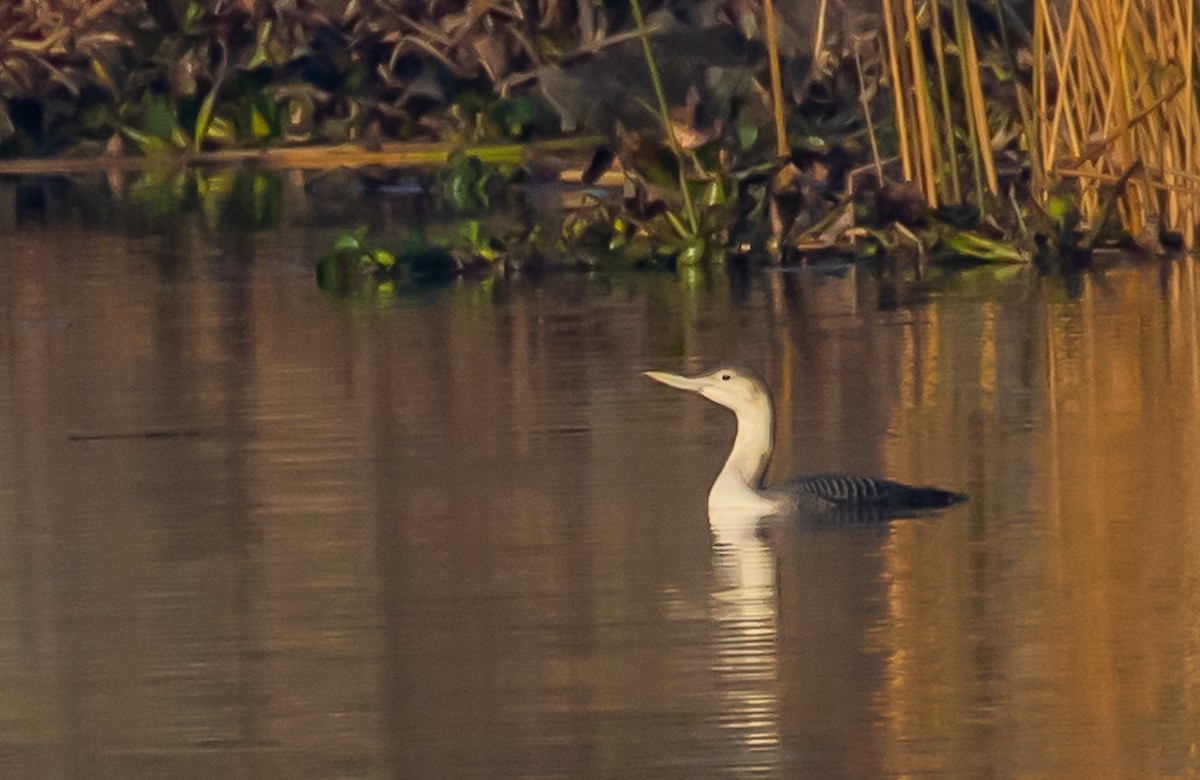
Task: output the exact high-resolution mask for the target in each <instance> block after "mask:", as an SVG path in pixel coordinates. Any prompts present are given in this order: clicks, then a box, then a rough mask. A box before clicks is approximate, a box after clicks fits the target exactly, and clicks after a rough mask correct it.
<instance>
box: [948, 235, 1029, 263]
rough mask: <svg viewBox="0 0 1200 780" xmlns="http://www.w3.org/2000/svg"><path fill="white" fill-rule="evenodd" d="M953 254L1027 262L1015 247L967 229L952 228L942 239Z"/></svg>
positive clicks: (984, 259) (987, 259)
mask: <svg viewBox="0 0 1200 780" xmlns="http://www.w3.org/2000/svg"><path fill="white" fill-rule="evenodd" d="M943 241H944V243H945V245H946V247H948V248H949V249H950V250H951V251H953V252H954V253H955V254H958V255H962V256H964V257H973V258H975V259H977V260H983V261H986V262H989V263H1027V262H1029V258H1028V257H1027V256H1026V255H1025V254H1023V253H1022V252H1021V251H1020V250H1018V249H1017V248H1016V247H1014V246H1011V245H1009V244H1005V243H1001V242H999V241H993V240H992V239H990V238H985V237H984V236H981V235H979V234H978V233H972V232H971V231H968V230H954V231H951V232H949V233H947V234H946V237H945V238H944V239H943Z"/></svg>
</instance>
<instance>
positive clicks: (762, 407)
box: [708, 396, 776, 511]
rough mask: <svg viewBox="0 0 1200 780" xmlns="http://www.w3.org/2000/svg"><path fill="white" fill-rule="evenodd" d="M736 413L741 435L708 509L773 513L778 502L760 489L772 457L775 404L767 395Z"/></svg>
mask: <svg viewBox="0 0 1200 780" xmlns="http://www.w3.org/2000/svg"><path fill="white" fill-rule="evenodd" d="M733 411H734V413H735V414H736V415H737V435H736V436H735V437H734V439H733V449H732V450H730V452H729V457H728V458H726V459H725V465H724V466H722V467H721V471H720V473H719V474H717V479H716V481H715V482H713V486H712V490H711V491H709V494H708V507H709V509H710V510H712V509H753V510H764V511H769V510H771V509H773V508H774V507H775V503H776V502H775V501H773V500H771V499H768V498H766V497H765V496H763V495H762V494H761V493H760V492H759V489H760V488H761V487H762V478H763V473H764V472H766V470H767V462H768V460H770V457H771V446H772V441H771V439H772V420H771V402H770V400H769V399H768V398H767V397H765V396H764V397H763V398H762V400H761V402H758V403H755V404H754V405H752V406H744V407H739V408H737V409H734V410H733Z"/></svg>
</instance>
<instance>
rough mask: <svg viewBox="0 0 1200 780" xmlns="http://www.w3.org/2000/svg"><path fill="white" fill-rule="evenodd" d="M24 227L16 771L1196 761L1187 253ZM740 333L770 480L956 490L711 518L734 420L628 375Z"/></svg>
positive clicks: (2, 614) (2, 519) (971, 768)
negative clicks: (829, 478)
mask: <svg viewBox="0 0 1200 780" xmlns="http://www.w3.org/2000/svg"><path fill="white" fill-rule="evenodd" d="M8 227H9V228H11V227H12V226H8ZM10 232H11V233H12V234H11V235H6V236H5V239H6V251H7V252H8V253H9V262H7V263H6V264H5V265H4V266H3V267H2V268H0V350H3V357H4V370H3V371H0V426H2V428H0V433H2V435H0V627H3V628H4V630H3V631H0V775H3V776H5V777H9V776H13V777H20V776H60V775H72V774H74V775H79V776H96V777H123V778H124V777H138V776H144V777H156V776H172V777H180V776H245V777H259V776H274V775H281V776H335V775H336V776H346V777H380V776H388V777H471V776H539V777H571V778H585V777H621V778H627V777H655V778H664V777H687V778H696V777H710V776H711V777H727V776H733V775H739V776H778V777H796V776H804V777H855V778H860V777H864V778H865V777H895V776H905V775H908V776H930V775H934V774H941V775H943V776H951V777H980V776H1043V777H1072V776H1076V777H1101V776H1124V777H1147V776H1160V775H1176V776H1189V775H1195V774H1200V743H1198V740H1200V736H1198V735H1200V539H1198V538H1197V536H1198V534H1200V530H1198V527H1200V477H1198V474H1200V297H1198V291H1197V278H1196V272H1195V267H1194V265H1193V264H1192V263H1190V262H1180V263H1175V264H1167V265H1164V266H1162V268H1161V269H1159V268H1149V267H1140V266H1121V267H1117V268H1114V269H1110V270H1108V271H1106V272H1104V273H1100V274H1096V275H1093V276H1086V277H1080V278H1078V279H1074V280H1067V281H1056V280H1047V279H1040V278H1038V277H1037V276H1036V275H1035V274H1033V273H1032V272H1031V271H1025V270H1023V271H1019V272H1017V273H1016V274H1007V275H1000V276H997V275H995V273H994V272H993V271H991V270H989V269H984V270H982V271H974V272H967V273H964V274H961V275H951V276H947V277H944V278H941V280H940V281H938V277H937V275H936V274H931V276H932V278H933V281H931V283H930V284H929V285H915V284H911V283H908V282H904V281H896V280H895V279H892V278H889V277H888V276H886V275H885V276H882V277H881V276H879V275H877V274H874V273H871V272H869V271H867V270H865V269H847V270H845V271H842V272H838V273H818V272H813V271H809V270H806V271H798V272H775V273H765V274H754V275H750V276H749V277H748V278H746V279H739V278H738V277H737V276H736V275H734V276H728V275H725V274H724V273H723V272H722V273H719V274H704V273H703V272H700V271H695V272H691V275H681V276H678V277H675V276H667V275H663V276H634V277H631V278H629V279H625V280H612V279H581V278H577V277H571V278H558V279H549V280H545V281H543V282H541V283H537V282H532V281H522V280H516V281H512V282H508V283H504V282H496V283H494V285H493V286H492V287H490V288H481V287H478V286H472V285H469V284H462V285H456V286H452V287H451V288H450V289H448V290H443V291H440V292H437V293H430V294H428V295H423V296H416V297H414V298H411V299H404V300H401V301H398V302H397V304H396V306H395V307H394V308H392V309H382V310H381V309H379V307H377V306H374V305H373V306H372V307H370V308H368V309H366V310H364V309H363V308H359V307H357V305H356V304H354V303H344V302H339V301H333V300H330V299H328V298H326V297H324V296H322V295H321V294H320V293H319V292H318V291H316V290H315V289H314V287H313V284H312V281H311V274H310V268H311V265H310V260H311V252H312V247H313V246H323V245H324V243H323V242H325V241H326V239H327V238H328V236H327V235H324V234H316V233H312V232H309V231H307V230H304V229H300V228H292V229H288V230H281V231H280V232H279V233H277V234H272V235H271V236H270V237H263V236H258V237H246V236H223V237H222V236H217V237H214V236H210V235H206V234H204V233H202V232H199V231H197V230H195V229H191V230H186V229H181V230H180V231H178V232H176V233H174V234H172V235H169V236H155V235H146V236H140V237H133V238H116V237H113V236H111V235H108V234H100V233H99V232H98V231H88V230H82V229H77V228H74V227H72V226H70V225H65V226H54V227H53V228H51V227H46V228H43V229H38V228H36V226H22V227H21V229H20V230H19V231H12V230H10ZM81 246H86V247H87V248H88V251H89V253H90V254H89V257H88V258H80V257H79V247H81ZM725 360H735V361H738V362H742V363H747V364H749V365H751V366H752V367H754V368H756V369H758V370H759V371H760V373H762V374H763V375H764V377H765V378H766V379H767V380H768V382H769V383H770V384H771V386H772V389H773V391H774V393H775V398H776V402H777V406H778V433H779V443H778V448H777V453H776V457H775V459H774V461H773V464H772V470H771V474H772V476H773V477H776V478H779V477H784V476H787V475H789V474H791V473H800V472H819V471H849V472H862V473H878V474H886V475H888V476H891V477H894V478H898V479H904V480H907V481H913V482H921V483H938V484H943V485H945V486H948V487H953V488H957V489H963V490H966V491H967V492H969V493H970V494H971V496H972V499H971V502H970V503H969V504H967V505H964V506H961V507H956V508H954V509H952V510H950V511H949V512H946V513H945V514H943V515H940V516H938V517H935V518H925V519H917V520H911V521H903V522H895V523H892V524H888V525H883V526H874V527H870V526H868V527H848V528H804V527H799V526H784V527H781V528H776V529H773V533H771V534H768V535H767V536H766V537H765V538H760V537H759V536H756V535H755V531H756V526H755V525H754V524H753V523H750V522H748V521H746V519H744V518H741V519H739V518H728V517H726V518H720V517H718V518H709V522H707V523H706V522H705V519H704V511H703V507H704V499H705V495H706V493H707V490H708V486H709V480H711V478H712V476H713V474H714V473H715V471H716V468H717V467H718V466H719V463H720V459H721V457H722V456H723V455H724V448H725V447H726V446H727V445H728V442H729V434H730V430H731V421H730V420H729V419H728V416H727V413H726V412H725V411H724V410H721V409H718V408H716V407H714V406H712V405H711V404H708V403H707V402H705V401H703V400H702V399H698V398H695V397H685V396H682V395H678V394H675V393H672V392H671V391H669V390H664V389H663V388H661V387H657V386H651V385H650V383H648V382H646V381H644V379H643V378H642V377H641V376H640V373H639V372H640V371H641V370H644V369H648V368H661V369H676V370H680V369H682V370H692V369H699V368H704V367H708V366H711V365H713V364H715V363H718V362H722V361H725ZM153 431H157V432H159V433H167V434H170V433H172V432H174V433H176V434H180V433H182V434H186V435H178V436H161V437H159V438H147V439H140V438H137V437H136V436H132V437H131V436H129V434H136V433H138V432H143V433H145V432H153ZM89 437H91V438H89ZM105 437H110V438H105Z"/></svg>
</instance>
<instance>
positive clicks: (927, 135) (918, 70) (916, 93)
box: [904, 0, 938, 208]
mask: <svg viewBox="0 0 1200 780" xmlns="http://www.w3.org/2000/svg"><path fill="white" fill-rule="evenodd" d="M904 21H905V24H906V26H907V28H908V29H907V31H906V35H905V37H906V39H907V41H908V54H909V67H910V68H912V71H911V73H912V87H913V89H912V95H913V99H914V100H915V101H916V107H917V111H916V115H917V127H916V139H915V140H916V144H915V146H916V147H917V150H918V161H919V163H920V166H919V167H920V172H921V189H922V190H923V191H924V193H925V202H926V203H928V204H929V206H930V207H931V208H933V207H936V206H937V204H938V192H937V174H936V172H935V168H936V158H935V156H934V149H933V146H934V138H933V120H932V118H931V116H930V114H931V112H930V107H929V79H928V78H927V77H926V75H925V54H924V52H923V51H921V35H920V27H919V26H918V25H917V14H916V7H915V4H914V1H913V0H904Z"/></svg>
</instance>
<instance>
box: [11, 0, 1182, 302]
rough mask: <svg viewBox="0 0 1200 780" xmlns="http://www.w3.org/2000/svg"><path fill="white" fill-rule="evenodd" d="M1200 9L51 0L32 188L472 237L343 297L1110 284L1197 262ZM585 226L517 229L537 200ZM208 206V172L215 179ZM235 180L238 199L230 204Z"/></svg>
mask: <svg viewBox="0 0 1200 780" xmlns="http://www.w3.org/2000/svg"><path fill="white" fill-rule="evenodd" d="M1195 21H1196V20H1195V0H1121V1H1120V2H1118V1H1117V0H1031V2H1016V0H925V1H924V2H918V0H880V2H868V1H867V0H811V2H806V3H803V4H801V5H800V6H798V7H791V6H781V5H780V4H775V3H772V2H771V1H770V0H763V1H762V2H759V1H758V0H721V1H720V2H718V1H717V0H698V1H697V0H690V1H689V2H684V1H683V0H677V1H676V2H670V1H668V2H663V3H649V4H647V5H646V6H645V7H643V5H642V3H641V2H640V0H603V2H597V3H567V2H565V0H541V1H540V2H536V3H535V2H532V1H531V0H488V1H487V2H482V3H476V2H467V1H466V0H427V1H426V2H410V1H407V0H406V1H404V2H400V1H397V0H349V2H347V1H345V0H324V1H323V2H322V1H319V0H288V1H287V2H284V1H283V0H279V1H277V2H267V1H266V0H228V1H227V2H216V3H200V2H189V1H188V0H100V1H99V2H85V1H84V0H45V1H44V2H37V3H33V2H23V3H17V4H14V5H10V6H8V7H6V8H5V9H3V10H0V30H4V31H5V32H4V33H3V34H0V175H21V174H24V175H34V176H37V175H53V174H61V173H72V172H82V171H103V172H107V173H110V174H112V173H116V174H120V175H117V176H110V177H109V181H110V182H111V186H113V187H121V186H132V185H130V184H129V181H130V177H140V178H137V180H138V181H141V182H142V185H141V186H143V188H145V180H146V179H147V178H149V179H151V180H156V179H157V180H161V179H170V178H171V177H174V178H175V182H174V184H172V185H171V186H165V187H160V188H158V189H159V190H160V191H161V192H162V193H165V195H164V196H165V197H171V196H172V193H174V194H176V195H178V193H180V192H183V191H184V190H185V189H187V187H184V186H181V185H180V183H179V181H178V179H179V177H180V176H181V174H180V171H181V170H184V169H187V168H189V167H192V168H206V167H212V166H241V167H250V168H255V169H258V168H263V169H298V170H306V171H316V172H321V171H329V170H332V169H346V170H349V171H351V172H353V175H355V176H357V177H358V178H359V180H360V183H361V186H362V187H363V188H364V189H367V190H370V189H373V188H384V187H386V186H388V182H391V181H394V180H395V179H396V178H397V177H398V176H401V175H404V176H409V175H410V174H411V175H412V176H415V179H416V181H417V182H418V186H419V187H420V188H421V190H422V191H423V192H426V193H428V194H429V196H430V199H431V201H433V202H435V203H436V204H437V206H438V208H440V209H443V210H444V211H445V212H446V213H447V214H449V215H451V216H453V217H455V218H459V219H461V220H463V223H464V224H466V225H467V226H468V227H467V228H465V229H461V230H455V231H451V233H452V237H450V238H443V239H440V240H439V243H438V245H436V246H430V245H426V244H420V245H410V246H408V247H407V249H406V248H403V247H401V248H397V247H395V246H383V244H384V243H386V239H385V238H384V237H372V236H368V235H367V234H366V233H365V232H364V231H363V230H361V229H360V230H355V231H350V232H348V233H347V234H346V235H344V236H343V237H342V238H341V239H339V240H338V241H337V242H336V244H335V246H334V247H333V249H332V251H331V253H330V255H329V256H328V257H326V258H325V259H324V260H323V261H322V263H323V267H324V271H323V272H322V273H323V274H324V277H323V278H327V279H338V280H341V283H346V280H348V279H353V278H357V277H362V278H366V279H371V280H374V281H375V282H377V283H379V284H391V283H393V282H395V280H396V279H397V278H405V277H406V276H411V275H412V273H413V272H414V269H417V268H419V267H420V264H421V263H427V264H428V263H432V264H433V265H432V266H431V267H435V268H437V269H439V271H438V272H439V273H451V274H453V273H457V272H460V271H463V270H465V269H468V268H471V267H495V268H519V267H534V266H538V265H545V264H552V263H553V262H554V259H553V258H556V257H566V258H570V259H569V261H568V262H570V263H582V264H583V265H592V266H594V265H596V264H599V263H603V262H605V258H611V257H615V256H621V257H623V258H625V259H626V260H629V259H632V260H633V261H634V262H637V263H641V264H648V265H659V266H664V267H680V266H690V265H697V264H719V263H722V262H725V261H726V260H728V259H731V258H741V259H750V260H752V261H755V262H767V263H781V264H796V263H808V262H820V261H822V260H828V259H834V260H837V261H839V262H847V261H849V262H857V261H863V260H882V259H884V258H886V259H887V260H888V261H889V262H890V261H894V260H899V261H902V262H911V264H912V265H914V266H915V267H918V268H919V267H920V266H923V265H924V264H926V263H930V262H933V263H937V262H952V263H962V262H968V263H1012V264H1025V263H1031V262H1032V263H1035V264H1037V265H1038V266H1039V267H1040V268H1042V269H1043V270H1046V271H1049V272H1071V271H1074V270H1078V269H1081V268H1086V267H1088V266H1089V265H1090V264H1091V263H1092V261H1093V258H1094V257H1095V256H1096V253H1097V252H1100V251H1106V250H1113V251H1121V252H1125V253H1133V254H1136V255H1142V256H1148V257H1154V256H1162V255H1166V254H1169V253H1171V252H1175V251H1181V250H1183V251H1187V250H1191V249H1192V248H1193V246H1194V244H1195V240H1196V223H1197V220H1198V219H1200V208H1198V206H1200V200H1198V196H1200V163H1198V160H1200V154H1198V152H1200V102H1198V90H1197V85H1196V79H1195V63H1196V58H1197V40H1196V35H1195ZM547 181H552V182H558V183H560V184H565V185H572V186H574V188H575V192H574V194H573V196H572V197H571V198H570V199H569V200H570V203H569V205H568V204H566V203H565V202H564V205H563V208H562V209H561V213H560V214H559V218H558V222H557V224H554V225H547V224H546V223H545V221H544V220H541V221H538V220H527V219H515V220H513V219H507V220H506V219H485V218H482V217H481V215H483V214H484V213H485V212H487V211H489V210H492V209H496V208H499V207H503V208H507V209H511V208H513V202H514V201H515V200H519V199H520V198H521V195H520V192H521V188H522V186H523V185H525V184H527V183H529V182H547ZM190 186H191V188H192V190H197V189H198V190H199V191H200V194H201V196H203V194H204V192H205V191H206V190H205V186H206V185H205V183H204V181H203V176H198V177H197V180H196V182H194V183H193V184H192V185H190ZM209 189H212V188H211V187H209Z"/></svg>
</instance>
